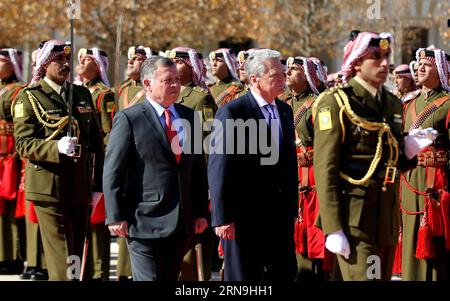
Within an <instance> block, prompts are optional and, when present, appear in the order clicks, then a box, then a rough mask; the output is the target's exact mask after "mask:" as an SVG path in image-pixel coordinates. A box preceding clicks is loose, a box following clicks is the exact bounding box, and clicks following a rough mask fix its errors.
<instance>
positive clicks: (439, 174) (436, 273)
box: [401, 88, 450, 281]
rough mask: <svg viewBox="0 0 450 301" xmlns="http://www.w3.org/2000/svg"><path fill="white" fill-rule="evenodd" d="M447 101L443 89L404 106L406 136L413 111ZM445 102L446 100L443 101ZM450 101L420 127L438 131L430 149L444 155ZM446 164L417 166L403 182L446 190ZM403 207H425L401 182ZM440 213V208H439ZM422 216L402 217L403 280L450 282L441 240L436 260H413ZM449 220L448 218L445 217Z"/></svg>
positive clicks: (449, 261) (449, 262) (449, 138)
mask: <svg viewBox="0 0 450 301" xmlns="http://www.w3.org/2000/svg"><path fill="white" fill-rule="evenodd" d="M445 96H447V97H448V98H450V95H449V94H448V92H445V91H444V90H442V89H440V88H439V89H436V90H434V91H432V92H431V93H428V95H427V94H426V93H424V92H421V93H420V95H419V96H418V97H417V98H416V99H415V100H412V101H410V102H409V103H408V105H407V106H406V107H405V108H406V109H405V127H404V129H405V134H406V133H407V132H408V131H409V129H410V127H411V125H412V123H413V116H412V110H413V108H414V110H415V111H416V114H417V115H419V114H420V112H422V111H423V110H424V109H425V108H426V107H427V106H428V105H430V104H431V103H433V102H435V101H436V100H438V99H441V98H442V97H445ZM444 99H445V98H444ZM449 111H450V100H447V101H445V102H444V103H443V104H442V105H441V106H439V107H438V109H437V110H435V111H434V112H433V113H432V114H431V115H430V116H429V117H428V118H426V119H425V121H424V122H423V123H422V125H421V127H422V128H424V129H425V128H428V127H432V128H433V129H435V130H437V131H438V132H439V136H438V137H437V138H436V140H435V142H434V144H433V146H432V147H431V148H429V149H430V150H431V151H433V152H436V151H438V150H443V151H444V152H447V162H448V150H449V146H450V126H449V125H450V117H449V116H450V113H449ZM448 174H449V173H448V165H446V164H445V165H444V166H442V165H441V166H440V167H432V166H419V165H416V166H415V167H414V168H412V169H411V170H409V171H408V172H407V173H405V174H404V176H405V179H406V181H407V182H409V184H410V185H411V186H412V187H413V188H414V189H416V190H418V191H420V192H424V191H425V190H426V189H427V188H428V186H427V180H431V186H433V188H434V189H445V190H447V191H448ZM401 195H402V207H403V209H404V211H408V212H419V211H423V210H424V207H425V200H424V196H422V195H417V194H416V193H414V192H413V191H412V190H411V189H410V188H408V186H407V185H406V183H405V182H404V181H403V182H402V194H401ZM439 210H440V209H439ZM422 218H423V214H406V213H405V212H404V213H403V214H402V222H403V232H402V238H403V243H402V253H403V254H402V280H414V281H425V280H428V281H431V280H438V281H442V280H449V279H450V252H449V251H448V250H445V246H444V238H443V237H442V236H437V237H434V238H433V243H432V244H433V246H434V253H435V257H434V258H432V259H429V260H424V259H417V258H416V247H417V241H418V232H419V227H420V222H421V220H422ZM447 218H448V219H450V217H449V216H447Z"/></svg>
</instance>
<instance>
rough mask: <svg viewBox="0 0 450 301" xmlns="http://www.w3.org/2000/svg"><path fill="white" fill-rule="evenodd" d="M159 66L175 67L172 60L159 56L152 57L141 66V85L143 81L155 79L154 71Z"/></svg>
mask: <svg viewBox="0 0 450 301" xmlns="http://www.w3.org/2000/svg"><path fill="white" fill-rule="evenodd" d="M161 66H162V67H170V66H175V63H174V61H173V60H171V59H169V58H166V57H162V56H159V55H154V56H151V57H149V58H148V59H146V60H145V62H143V63H142V66H141V83H144V79H155V77H156V70H158V68H159V67H161Z"/></svg>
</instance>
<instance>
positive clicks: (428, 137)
mask: <svg viewBox="0 0 450 301" xmlns="http://www.w3.org/2000/svg"><path fill="white" fill-rule="evenodd" d="M437 136H438V132H437V131H436V130H433V129H432V128H427V129H423V130H422V129H420V130H419V129H414V130H412V131H411V132H409V133H408V136H406V138H405V155H406V158H408V159H412V158H414V157H415V156H417V154H418V153H420V152H421V151H422V150H423V149H424V148H426V147H428V146H430V145H431V144H433V141H434V140H435V139H436V137H437Z"/></svg>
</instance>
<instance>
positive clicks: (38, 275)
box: [31, 270, 48, 281]
mask: <svg viewBox="0 0 450 301" xmlns="http://www.w3.org/2000/svg"><path fill="white" fill-rule="evenodd" d="M31 280H37V281H44V280H48V272H47V270H36V271H35V272H34V274H33V275H32V276H31Z"/></svg>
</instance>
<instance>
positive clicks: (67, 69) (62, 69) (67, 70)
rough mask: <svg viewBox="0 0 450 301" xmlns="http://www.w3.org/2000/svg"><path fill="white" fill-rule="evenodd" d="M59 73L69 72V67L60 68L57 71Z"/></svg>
mask: <svg viewBox="0 0 450 301" xmlns="http://www.w3.org/2000/svg"><path fill="white" fill-rule="evenodd" d="M59 71H60V72H70V67H62V68H61V69H59Z"/></svg>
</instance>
